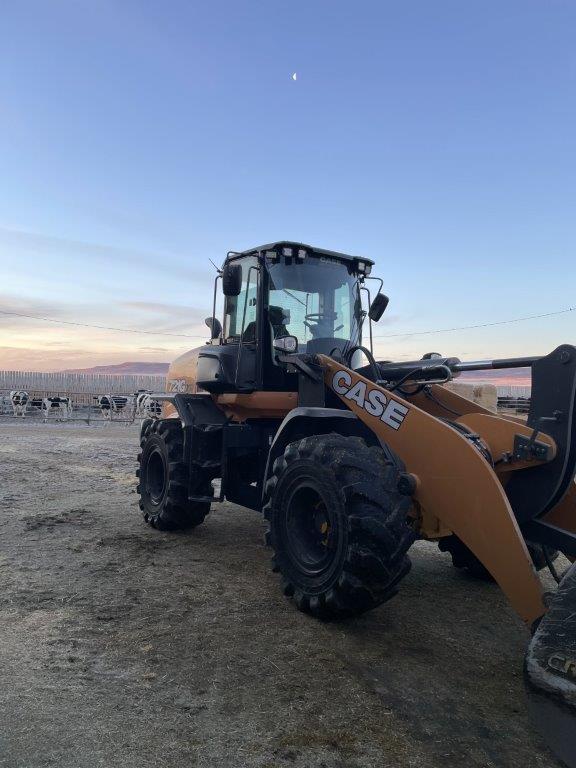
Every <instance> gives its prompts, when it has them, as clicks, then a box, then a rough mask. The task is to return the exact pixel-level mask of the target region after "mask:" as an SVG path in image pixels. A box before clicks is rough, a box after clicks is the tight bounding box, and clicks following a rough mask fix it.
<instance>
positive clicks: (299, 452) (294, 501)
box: [264, 434, 415, 620]
mask: <svg viewBox="0 0 576 768" xmlns="http://www.w3.org/2000/svg"><path fill="white" fill-rule="evenodd" d="M401 469H402V468H401V467H400V466H399V464H398V462H396V461H395V460H394V459H392V458H390V457H387V456H386V455H385V454H384V452H383V451H382V449H380V448H375V447H368V446H367V445H366V443H365V442H364V441H363V440H362V439H361V438H359V437H343V436H342V435H338V434H329V435H317V436H313V437H307V438H304V439H303V440H300V441H298V442H294V443H290V444H289V445H288V446H287V447H286V449H285V451H284V454H283V455H282V456H280V457H279V458H277V459H276V461H275V462H274V467H273V474H272V476H271V477H270V479H269V480H268V482H267V484H266V494H265V505H264V516H265V518H266V520H267V521H268V523H269V529H268V531H267V533H266V543H267V544H268V545H269V546H270V547H271V548H272V549H273V550H274V556H273V558H272V566H273V570H274V571H277V572H280V573H281V575H282V577H283V586H284V594H285V595H286V596H287V597H293V598H294V601H295V602H296V605H297V606H298V608H299V609H300V610H301V611H305V612H306V613H311V614H313V615H314V616H316V617H318V618H321V619H324V620H328V619H338V618H345V617H348V616H353V615H357V614H361V613H364V612H365V611H369V610H370V609H372V608H375V607H376V606H378V605H380V604H381V603H384V602H385V601H386V600H389V599H390V598H391V597H393V595H395V594H396V592H397V585H398V582H399V581H400V580H401V579H402V577H404V576H405V575H406V574H407V573H408V571H409V570H410V565H411V564H410V560H409V558H408V557H407V555H406V552H407V551H408V549H409V548H410V546H411V544H412V542H413V541H414V539H415V535H414V533H413V531H412V529H411V528H410V526H409V524H408V511H409V509H410V507H411V499H410V498H409V497H408V496H406V495H403V494H402V493H400V491H399V490H398V482H399V480H400V477H401V475H402V472H401Z"/></svg>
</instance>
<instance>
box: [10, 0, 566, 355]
mask: <svg viewBox="0 0 576 768" xmlns="http://www.w3.org/2000/svg"><path fill="white" fill-rule="evenodd" d="M575 30H576V4H575V3H574V2H572V0H540V1H539V2H537V1H536V0H510V1H506V0H500V1H499V2H496V1H495V0H494V1H491V0H483V1H482V2H480V1H478V0H467V2H462V1H461V0H450V1H449V0H435V2H428V1H426V0H419V1H418V2H411V1H410V0H402V2H398V1H396V2H389V1H388V0H381V1H380V2H362V0H360V1H357V2H340V1H339V0H330V1H329V2H328V1H326V0H314V1H313V2H312V1H311V0H308V1H307V2H300V1H299V0H295V1H293V2H290V3H288V2H276V1H275V0H265V1H264V0H263V1H262V2H244V1H243V0H236V1H235V2H229V1H224V0H222V1H221V2H212V3H210V2H194V1H193V0H185V1H184V0H170V2H161V1H160V0H157V1H156V0H154V1H153V0H139V1H138V2H136V1H135V0H52V1H51V2H46V1H45V0H18V2H4V3H2V4H1V6H0V57H1V59H0V60H1V66H0V261H1V266H2V272H1V274H2V282H1V284H0V309H4V310H5V311H19V312H23V313H27V314H36V315H43V316H47V317H52V318H56V319H62V320H72V321H73V320H79V321H82V322H87V323H100V324H106V325H117V326H121V327H132V328H134V327H135V328H141V329H144V330H158V331H163V332H172V333H189V334H192V335H194V334H198V335H200V336H202V338H204V337H205V327H204V325H203V323H202V320H203V318H204V317H205V316H206V315H207V314H208V313H209V311H210V308H211V284H212V279H213V268H212V267H211V266H210V264H209V261H208V259H209V258H211V259H213V260H214V261H216V262H217V263H220V262H221V261H222V258H223V256H224V255H225V253H226V251H227V250H230V249H243V248H247V247H250V246H252V245H256V244H259V243H262V242H269V241H271V240H276V239H294V240H301V241H303V242H309V243H312V244H316V245H320V246H322V247H326V248H333V249H336V250H343V251H347V252H351V253H354V254H361V255H365V256H369V257H372V258H374V259H375V260H376V262H377V265H378V266H377V270H376V271H377V273H378V274H380V275H381V276H382V277H383V278H384V280H385V290H386V292H387V293H388V294H389V295H390V297H391V302H390V307H389V310H388V313H387V315H388V316H387V318H386V319H385V321H382V323H381V325H380V326H379V328H378V330H377V333H379V334H398V333H402V332H404V331H406V332H415V331H421V330H427V329H430V328H443V327H450V326H455V325H467V324H473V323H476V322H483V321H490V320H500V319H503V320H505V319H508V318H514V317H519V316H524V315H530V314H536V313H539V312H548V311H554V310H557V309H562V308H564V307H568V306H573V305H575V304H576V299H575V292H574V284H575V277H576V261H575V252H576V226H575V223H576V181H575V180H576V46H575V45H574V33H575ZM292 72H297V73H298V79H297V80H296V81H293V80H292V79H291V74H292ZM575 330H576V312H575V313H571V314H567V315H562V316H558V317H556V318H550V319H545V320H544V319H542V320H532V321H528V322H525V323H519V324H516V325H509V326H500V327H495V328H489V329H482V330H474V331H461V332H456V333H450V334H439V335H437V336H422V337H419V336H410V337H407V338H402V337H399V336H394V337H393V338H389V339H381V340H380V341H379V345H378V351H379V353H380V355H381V356H383V357H386V358H392V357H393V358H404V359H406V358H413V357H416V356H417V357H419V356H420V355H421V354H422V353H423V352H426V351H430V350H434V351H440V352H443V353H445V354H454V355H460V356H461V357H463V358H468V359H470V358H476V357H482V358H484V357H492V356H509V355H514V354H518V355H523V354H538V353H545V352H547V351H549V350H551V349H552V348H553V347H554V346H556V345H557V344H559V343H561V342H573V341H575V339H574V337H575V335H576V334H575ZM200 341H202V339H198V340H195V339H183V338H177V337H170V336H164V335H161V334H157V335H148V336H145V335H136V334H127V333H119V332H113V331H97V330H90V329H81V328H72V327H71V326H64V325H63V326H58V325H54V324H48V323H43V322H40V321H36V320H26V319H23V318H15V317H11V316H4V317H2V316H0V365H1V367H3V368H5V367H21V368H35V369H39V368H40V369H59V368H65V367H71V366H73V367H76V366H83V365H92V364H102V363H108V362H110V363H112V362H121V361H123V360H170V359H172V358H173V357H174V356H175V355H176V354H177V353H179V352H181V351H184V350H185V349H186V348H189V347H190V346H196V345H197V342H200Z"/></svg>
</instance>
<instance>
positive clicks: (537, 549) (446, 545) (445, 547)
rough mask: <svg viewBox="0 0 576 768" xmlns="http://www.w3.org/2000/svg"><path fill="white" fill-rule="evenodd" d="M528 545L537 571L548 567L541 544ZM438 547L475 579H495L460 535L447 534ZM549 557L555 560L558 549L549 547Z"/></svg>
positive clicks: (453, 562) (454, 564) (551, 560)
mask: <svg viewBox="0 0 576 768" xmlns="http://www.w3.org/2000/svg"><path fill="white" fill-rule="evenodd" d="M526 547H527V548H528V552H529V553H530V556H531V558H532V562H533V563H534V568H536V570H537V571H541V570H542V569H543V568H546V566H547V563H546V557H545V555H544V552H543V550H542V547H541V545H540V544H533V543H532V542H531V541H527V542H526ZM438 548H439V549H440V551H441V552H449V553H450V555H451V556H452V565H453V566H454V568H458V569H464V570H466V571H467V572H468V573H469V574H470V575H471V576H473V577H474V578H475V579H480V580H481V581H494V577H493V576H492V574H491V573H490V571H488V570H487V569H486V568H485V566H484V565H482V563H481V562H480V560H478V558H477V557H476V555H474V554H473V552H472V551H471V550H470V549H468V547H467V546H466V544H464V542H463V541H462V540H461V539H459V538H458V536H455V535H452V536H446V537H445V538H443V539H440V541H439V542H438ZM547 552H548V557H549V558H550V562H553V561H554V560H556V558H557V557H558V551H557V550H555V549H550V547H548V548H547Z"/></svg>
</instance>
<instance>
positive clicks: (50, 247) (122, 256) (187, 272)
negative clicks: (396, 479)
mask: <svg viewBox="0 0 576 768" xmlns="http://www.w3.org/2000/svg"><path fill="white" fill-rule="evenodd" d="M1 248H4V249H6V250H7V251H8V252H9V253H14V252H18V251H20V252H24V253H31V254H40V255H43V256H46V257H51V258H69V259H73V260H74V262H75V263H82V264H86V262H87V261H88V260H95V261H96V262H98V261H105V262H110V263H112V264H121V263H124V264H131V265H134V266H139V267H143V266H145V267H146V268H147V269H150V270H157V271H160V272H163V273H165V274H169V275H174V276H176V277H183V278H185V279H187V280H193V281H194V282H195V283H198V282H200V283H204V282H206V283H208V282H210V283H212V281H213V275H212V273H209V272H208V270H206V273H205V274H203V273H202V271H201V270H199V269H198V267H197V266H187V265H185V264H183V263H182V261H183V260H184V259H185V260H186V261H187V262H189V261H190V258H189V257H188V256H182V257H179V256H177V255H175V254H167V253H156V252H152V251H141V250H134V249H130V248H120V247H118V246H114V245H101V244H98V243H87V242H84V241H82V240H73V239H69V238H65V237H54V236H53V235H44V234H40V233H36V232H26V231H23V230H19V229H10V228H7V227H0V249H1Z"/></svg>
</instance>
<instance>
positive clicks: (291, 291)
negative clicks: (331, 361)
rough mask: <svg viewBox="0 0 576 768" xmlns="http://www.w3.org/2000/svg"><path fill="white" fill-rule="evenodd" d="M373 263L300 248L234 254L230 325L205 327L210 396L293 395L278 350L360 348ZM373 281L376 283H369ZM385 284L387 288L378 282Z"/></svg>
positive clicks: (226, 281) (229, 273)
mask: <svg viewBox="0 0 576 768" xmlns="http://www.w3.org/2000/svg"><path fill="white" fill-rule="evenodd" d="M372 265H373V262H372V261H370V260H368V259H363V258H358V257H355V256H349V255H347V254H343V253H337V252H335V251H327V250H324V249H321V248H313V247H311V246H309V245H304V244H302V243H294V242H278V243H271V244H268V245H262V246H259V247H257V248H252V249H250V250H248V251H243V252H242V253H229V254H228V256H227V258H226V261H225V263H224V267H223V269H222V272H221V275H219V276H218V278H216V284H215V290H214V298H215V299H216V294H217V283H218V280H219V279H220V277H221V279H222V290H223V293H224V296H225V299H224V317H223V322H222V324H220V322H219V321H218V320H217V319H216V317H215V304H216V302H215V301H214V312H213V316H212V318H208V319H207V320H206V323H207V325H208V326H209V327H210V328H211V329H212V336H213V338H212V341H211V343H210V346H209V347H208V348H204V349H203V350H202V351H201V352H200V355H199V358H198V372H197V373H198V379H197V384H198V386H199V387H201V388H202V389H205V390H207V391H209V392H249V391H254V390H258V391H261V390H283V391H286V390H288V391H291V390H292V391H293V390H295V389H296V388H297V382H296V376H295V375H294V374H291V373H288V372H287V371H286V366H285V365H281V364H280V363H279V362H278V359H277V358H278V354H279V351H280V350H284V351H286V352H293V353H299V354H318V353H323V354H325V355H336V354H342V353H344V352H345V351H346V349H348V348H350V347H351V346H356V345H359V344H361V340H362V323H363V320H364V317H365V315H366V312H365V311H364V310H363V308H362V291H364V292H365V293H366V294H367V301H368V302H369V301H370V293H369V291H368V288H367V286H366V285H365V280H366V279H367V278H369V275H370V271H371V269H372ZM369 279H374V278H369ZM379 282H380V283H381V281H379Z"/></svg>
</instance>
